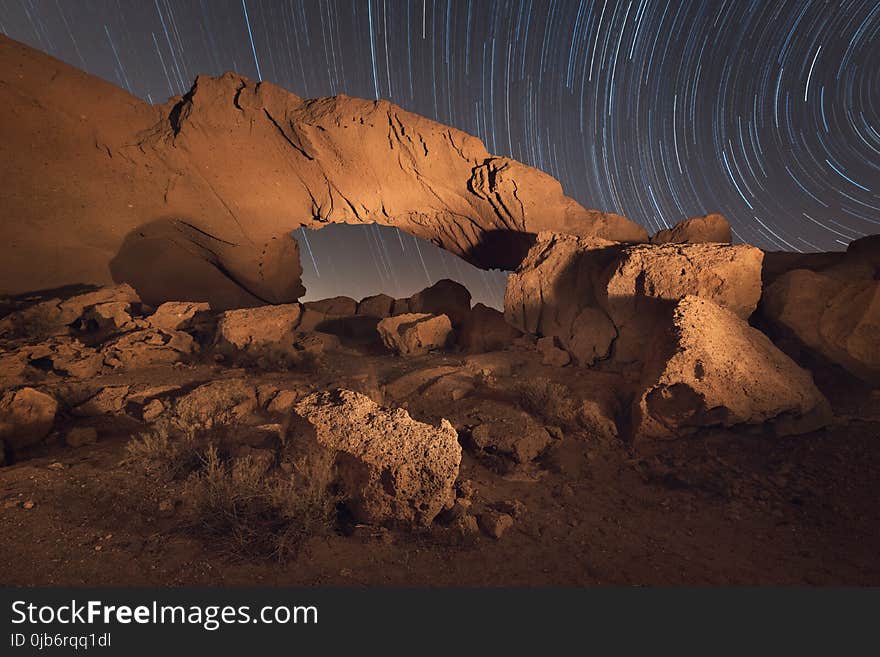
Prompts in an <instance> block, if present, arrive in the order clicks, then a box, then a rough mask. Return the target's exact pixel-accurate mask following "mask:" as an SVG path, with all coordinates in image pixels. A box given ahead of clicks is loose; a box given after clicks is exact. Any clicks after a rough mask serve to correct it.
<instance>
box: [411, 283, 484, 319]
mask: <svg viewBox="0 0 880 657" xmlns="http://www.w3.org/2000/svg"><path fill="white" fill-rule="evenodd" d="M470 310H471V293H470V292H469V291H468V289H467V288H466V287H465V286H464V285H462V284H461V283H457V282H455V281H452V280H449V279H448V278H444V279H442V280H439V281H437V282H436V283H434V284H433V285H432V286H431V287H426V288H425V289H424V290H422V291H421V292H416V293H415V294H414V295H412V296H411V297H410V299H409V312H411V313H428V314H431V315H446V316H447V317H448V318H449V320H450V321H451V322H452V325H453V326H454V327H455V328H458V327H459V326H461V325H462V324H463V323H464V322H465V321H466V320H467V317H468V314H469V313H470Z"/></svg>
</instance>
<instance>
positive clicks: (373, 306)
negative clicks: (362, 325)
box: [357, 294, 409, 319]
mask: <svg viewBox="0 0 880 657" xmlns="http://www.w3.org/2000/svg"><path fill="white" fill-rule="evenodd" d="M393 307H394V297H389V296H388V295H387V294H376V295H373V296H371V297H364V298H363V299H361V301H360V303H359V304H358V305H357V314H358V315H362V316H364V317H376V318H378V319H383V318H385V317H390V316H391V314H392V313H391V310H392V308H393ZM407 312H409V310H407Z"/></svg>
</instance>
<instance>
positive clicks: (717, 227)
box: [651, 214, 732, 244]
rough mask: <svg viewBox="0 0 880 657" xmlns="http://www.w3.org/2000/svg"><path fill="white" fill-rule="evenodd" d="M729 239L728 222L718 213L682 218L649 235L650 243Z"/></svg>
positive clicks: (701, 242)
mask: <svg viewBox="0 0 880 657" xmlns="http://www.w3.org/2000/svg"><path fill="white" fill-rule="evenodd" d="M731 241H732V235H731V233H730V224H729V223H727V219H725V218H724V217H723V216H721V215H720V214H707V215H706V216H704V217H692V218H691V219H684V220H682V221H679V222H678V223H677V224H675V225H674V226H673V227H672V228H667V229H666V230H661V231H659V232H658V233H656V234H655V235H653V236H652V237H651V244H669V243H673V244H703V243H706V242H721V243H723V244H730V242H731Z"/></svg>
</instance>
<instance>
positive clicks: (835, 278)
mask: <svg viewBox="0 0 880 657" xmlns="http://www.w3.org/2000/svg"><path fill="white" fill-rule="evenodd" d="M870 245H871V242H870V241H865V242H863V241H862V240H858V241H857V242H853V243H852V244H851V245H850V248H851V250H849V251H847V253H846V254H845V257H844V258H843V259H840V260H837V261H835V263H834V264H833V265H831V266H829V267H825V268H822V269H819V270H818V271H814V270H810V269H794V270H791V271H788V272H786V273H784V274H781V275H779V276H777V277H776V279H775V280H774V281H773V283H772V284H770V285H769V286H768V287H767V288H766V289H765V290H764V295H763V297H762V299H761V313H762V316H763V317H764V318H765V319H766V320H767V321H768V323H769V325H770V326H771V327H772V328H773V329H775V331H776V332H777V333H778V334H779V336H780V337H793V338H795V340H796V341H797V343H798V344H799V345H800V346H801V347H806V348H807V349H809V350H811V351H813V352H815V353H818V354H820V355H821V356H823V357H824V358H826V359H828V360H829V361H831V362H833V363H837V364H838V365H840V366H841V367H843V368H844V369H846V370H848V371H849V372H850V373H851V374H854V375H855V376H857V377H860V378H861V379H863V380H865V381H866V382H868V383H869V384H872V385H880V339H878V337H877V336H878V335H880V278H875V276H876V272H878V271H880V264H877V263H876V262H875V260H880V257H878V256H876V254H875V253H873V251H872V249H871V248H869V247H870ZM877 250H878V251H880V249H877Z"/></svg>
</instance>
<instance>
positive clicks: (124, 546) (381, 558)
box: [0, 354, 880, 586]
mask: <svg viewBox="0 0 880 657" xmlns="http://www.w3.org/2000/svg"><path fill="white" fill-rule="evenodd" d="M527 360H528V359H527ZM462 363H463V360H462V359H461V358H457V357H455V356H449V355H444V356H440V355H430V356H426V357H422V358H417V359H411V360H404V359H399V358H391V357H388V356H375V355H369V354H363V355H360V356H358V357H357V358H353V357H352V356H351V354H348V355H345V354H342V355H328V356H327V357H326V358H325V360H324V361H323V363H322V365H321V366H320V368H319V369H318V370H317V371H315V372H311V373H300V372H288V373H258V372H244V371H242V370H236V371H233V372H230V371H228V370H226V369H224V368H223V367H221V366H215V365H197V366H186V367H170V366H169V367H167V368H165V369H158V370H151V371H149V372H140V373H137V374H136V375H132V374H126V375H114V376H115V377H117V379H118V377H125V378H126V379H127V380H128V381H132V380H133V379H132V377H134V379H137V378H138V377H140V378H141V380H146V381H150V382H152V383H154V384H155V383H156V382H176V383H178V384H181V385H184V386H187V385H188V386H190V387H191V386H192V385H193V384H194V382H198V381H204V380H209V379H214V378H217V377H220V376H235V375H243V376H247V377H250V378H253V379H254V380H256V381H266V380H272V381H275V382H276V383H282V384H285V385H290V386H294V387H295V386H298V385H299V386H302V385H304V386H310V387H315V388H320V387H322V386H345V385H349V386H350V387H354V388H356V387H358V386H360V387H363V386H364V385H365V383H364V382H365V381H367V384H366V385H374V384H375V385H377V386H378V387H380V388H381V386H382V383H383V382H384V381H389V380H393V379H394V378H396V377H398V376H399V375H400V374H402V373H407V372H412V371H417V370H419V369H420V368H421V369H426V368H429V367H435V366H438V365H453V366H454V365H455V364H459V365H460V364H462ZM364 372H369V373H370V374H369V375H367V376H365V375H364ZM538 374H543V375H545V376H551V377H555V378H557V379H561V380H564V381H566V382H567V383H568V384H569V385H572V386H575V385H578V382H577V381H574V380H573V377H574V376H575V375H574V374H573V373H572V368H564V369H558V368H556V369H554V368H545V367H542V366H541V365H540V364H539V363H537V362H532V361H529V362H527V363H526V364H525V365H523V367H522V368H521V369H520V370H519V371H518V372H517V374H516V376H520V377H529V376H537V375H538ZM577 376H580V377H583V376H588V377H602V376H609V375H607V374H602V373H587V372H586V371H584V372H582V373H580V374H578V375H577ZM105 383H109V382H105ZM505 383H506V382H505V381H500V382H499V385H500V386H501V387H504V385H505ZM507 383H509V382H507ZM599 383H600V384H601V381H600V382H599ZM826 392H829V391H828V389H827V387H826ZM830 392H831V393H835V392H836V393H838V394H831V395H830V396H831V397H832V401H834V402H835V410H836V413H837V419H836V420H835V424H834V425H833V426H832V427H830V428H829V429H827V430H824V431H821V432H818V433H814V434H809V435H804V436H797V437H791V438H785V439H772V438H768V437H766V436H762V435H747V436H744V435H737V434H733V433H729V432H728V433H724V432H718V433H712V434H705V435H697V436H691V437H689V438H688V439H686V440H682V441H678V442H675V443H673V444H671V445H665V446H662V447H660V448H658V449H650V450H647V451H646V450H644V449H640V450H633V449H631V448H630V447H629V446H627V445H626V444H624V443H622V442H621V441H619V440H614V439H601V438H598V437H597V436H592V435H590V434H589V433H586V432H581V431H568V432H566V433H565V435H564V436H563V437H562V438H561V439H560V440H557V441H555V443H554V445H553V446H552V447H551V449H550V450H549V452H548V453H546V454H545V455H544V456H543V457H541V458H540V459H539V460H538V461H537V462H536V463H534V464H530V465H529V466H520V467H518V468H506V467H500V468H499V467H498V462H497V459H496V460H493V459H487V458H486V457H485V455H480V454H476V453H474V452H473V451H472V450H466V451H465V455H464V460H463V463H462V468H461V475H460V480H470V482H471V485H472V487H473V489H474V490H475V493H474V495H473V503H474V506H475V508H478V507H480V506H485V505H491V504H495V503H498V502H503V501H512V500H517V501H519V502H520V503H521V504H522V507H524V510H523V511H522V512H521V513H519V514H518V516H517V517H516V520H515V522H514V525H513V526H512V527H511V529H510V530H509V531H508V532H507V533H505V534H504V536H503V537H502V538H501V539H500V540H496V539H493V538H490V537H489V536H487V535H485V534H483V533H479V534H476V535H471V536H464V537H462V536H460V535H458V534H454V533H452V532H450V531H449V530H445V529H444V528H443V527H441V526H440V525H439V524H435V526H434V527H432V528H429V529H426V530H424V531H417V532H407V531H403V530H393V529H391V530H389V529H385V528H380V527H364V526H355V527H348V528H347V529H346V530H345V531H343V530H342V529H335V530H331V531H328V532H326V533H321V534H319V535H316V536H313V537H312V538H310V539H308V540H307V541H306V543H305V544H304V546H303V548H302V550H301V551H300V553H299V555H298V556H297V557H296V558H291V559H288V560H286V561H283V562H279V561H277V560H275V559H271V558H248V557H247V555H240V554H232V553H229V552H228V551H227V550H225V549H223V548H222V547H221V546H219V545H217V544H214V543H213V542H212V541H209V540H205V539H204V538H203V537H201V536H200V535H199V533H198V532H197V531H194V530H193V529H192V527H191V526H190V525H189V524H188V523H186V522H185V521H184V519H183V518H182V514H181V513H180V512H178V511H177V508H178V506H179V505H178V504H176V503H174V502H173V503H171V504H168V503H167V502H166V503H165V504H163V501H164V500H167V499H172V501H173V500H174V496H175V495H178V494H179V492H178V491H177V490H176V489H174V488H173V485H171V487H170V488H169V484H167V483H163V482H161V481H156V480H154V479H149V478H146V477H144V476H143V475H142V474H141V473H139V472H134V471H132V469H131V468H130V467H128V466H125V465H122V464H121V461H122V459H123V457H124V455H125V445H126V443H127V442H128V441H129V440H130V438H131V437H132V436H134V435H137V433H138V432H140V431H143V430H144V427H143V426H142V425H141V424H140V423H138V422H136V421H135V420H133V419H130V418H126V417H109V416H105V417H101V418H91V419H87V420H77V421H76V422H77V423H85V424H88V425H91V426H96V427H97V428H99V430H100V436H101V438H100V440H99V442H98V443H97V444H94V445H89V446H85V447H81V448H76V449H74V448H70V447H66V446H64V445H62V444H61V441H60V439H55V440H54V441H53V440H52V439H50V440H49V442H48V444H47V445H46V446H45V447H43V448H41V449H40V450H39V451H38V452H35V453H34V454H33V458H31V459H28V460H21V461H19V462H17V463H14V464H12V465H10V466H7V467H4V468H2V469H0V505H2V506H0V583H2V584H4V585H28V586H32V585H72V586H96V585H97V586H102V585H157V586H176V585H271V586H290V585H306V586H318V585H333V586H377V585H379V586H400V585H403V586H419V585H429V586H485V585H490V586H506V585H527V586H545V585H657V584H662V585H682V584H693V585H730V584H737V585H763V584H784V585H803V584H806V585H841V584H846V585H863V584H872V585H877V584H880V560H878V559H877V555H878V554H880V504H878V494H877V493H878V490H877V483H876V482H877V480H876V472H877V471H878V467H880V396H878V395H877V394H876V391H875V392H874V393H871V392H870V391H868V390H853V389H844V388H843V387H841V386H839V385H838V387H837V388H834V389H832V390H831V391H830ZM481 394H482V393H480V392H479V391H478V393H477V394H476V396H477V398H479V397H480V395H481ZM487 394H488V393H487ZM398 403H399V404H400V405H404V406H408V407H409V410H410V412H411V414H412V415H413V417H415V418H417V419H424V420H427V421H431V420H433V419H435V418H436V417H439V416H440V415H443V416H446V417H450V418H452V419H453V423H455V421H454V418H455V415H456V413H457V412H462V411H461V410H460V409H462V408H464V407H465V406H466V404H465V403H464V402H462V401H452V400H448V399H447V400H443V399H439V398H434V397H432V396H431V395H430V394H425V393H418V392H416V393H414V394H413V395H412V396H411V398H410V399H408V400H406V401H403V400H398ZM457 409H458V410H457ZM856 417H858V418H861V419H848V418H856ZM872 418H873V419H872ZM649 452H650V453H649ZM178 502H179V500H178ZM169 507H170V508H169ZM160 509H161V510H160Z"/></svg>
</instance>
